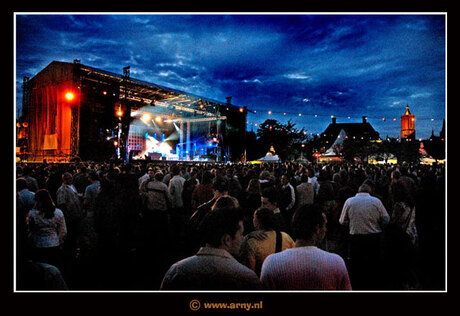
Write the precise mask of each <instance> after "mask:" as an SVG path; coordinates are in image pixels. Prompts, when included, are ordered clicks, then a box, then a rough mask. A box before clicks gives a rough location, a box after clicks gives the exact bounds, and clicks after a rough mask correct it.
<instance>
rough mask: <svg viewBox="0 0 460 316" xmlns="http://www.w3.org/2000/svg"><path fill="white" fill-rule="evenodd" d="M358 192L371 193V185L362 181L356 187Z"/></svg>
mask: <svg viewBox="0 0 460 316" xmlns="http://www.w3.org/2000/svg"><path fill="white" fill-rule="evenodd" d="M358 192H360V193H369V194H372V187H371V186H370V185H369V184H368V183H363V184H361V186H360V187H359V188H358Z"/></svg>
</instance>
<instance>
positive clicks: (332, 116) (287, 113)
mask: <svg viewBox="0 0 460 316" xmlns="http://www.w3.org/2000/svg"><path fill="white" fill-rule="evenodd" d="M263 113H265V114H268V115H272V114H282V115H283V116H288V115H295V116H299V117H301V116H312V117H315V118H317V117H330V118H334V117H336V118H346V119H352V118H355V117H354V116H346V115H331V114H315V113H304V112H288V111H272V110H269V111H267V112H265V111H259V112H258V111H255V110H254V111H252V113H251V114H256V115H257V114H263ZM363 116H364V117H366V118H368V119H378V120H382V121H388V120H392V121H397V120H398V118H397V117H391V118H388V117H386V116H383V117H382V116H368V115H363ZM363 116H360V117H359V118H362V117H363ZM443 119H444V118H434V117H417V118H416V120H417V121H421V120H430V121H438V120H443Z"/></svg>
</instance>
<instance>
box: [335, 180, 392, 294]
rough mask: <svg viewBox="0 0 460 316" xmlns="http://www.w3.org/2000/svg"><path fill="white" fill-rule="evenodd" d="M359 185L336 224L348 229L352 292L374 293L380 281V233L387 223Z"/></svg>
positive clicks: (387, 218)
mask: <svg viewBox="0 0 460 316" xmlns="http://www.w3.org/2000/svg"><path fill="white" fill-rule="evenodd" d="M371 193H372V188H371V186H369V185H367V184H362V185H361V186H360V187H359V189H358V193H357V194H356V195H355V196H354V197H351V198H349V199H347V200H346V201H345V204H344V205H343V209H342V213H341V215H340V219H339V222H340V224H342V225H346V226H348V228H349V234H350V239H349V240H350V253H349V257H350V260H351V269H350V270H351V271H350V272H351V273H350V275H351V279H352V283H353V288H354V289H363V290H369V289H377V288H378V287H379V282H380V281H381V279H380V276H381V274H382V273H381V271H380V262H381V258H380V251H381V246H380V244H381V237H382V229H383V227H384V226H385V225H386V224H388V222H389V221H390V216H389V215H388V213H387V211H386V209H385V207H384V206H383V204H382V202H381V201H380V200H379V199H378V198H376V197H373V196H371Z"/></svg>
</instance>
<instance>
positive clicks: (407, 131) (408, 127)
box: [401, 105, 415, 140]
mask: <svg viewBox="0 0 460 316" xmlns="http://www.w3.org/2000/svg"><path fill="white" fill-rule="evenodd" d="M403 139H415V115H414V114H410V111H409V105H407V106H406V113H404V115H401V140H403Z"/></svg>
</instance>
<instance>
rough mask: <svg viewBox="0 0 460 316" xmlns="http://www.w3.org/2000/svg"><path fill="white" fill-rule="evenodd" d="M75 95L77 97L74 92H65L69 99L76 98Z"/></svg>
mask: <svg viewBox="0 0 460 316" xmlns="http://www.w3.org/2000/svg"><path fill="white" fill-rule="evenodd" d="M74 97H75V96H74V94H73V93H72V92H67V93H66V94H65V98H66V99H67V100H69V101H72V100H73V99H74Z"/></svg>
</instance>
